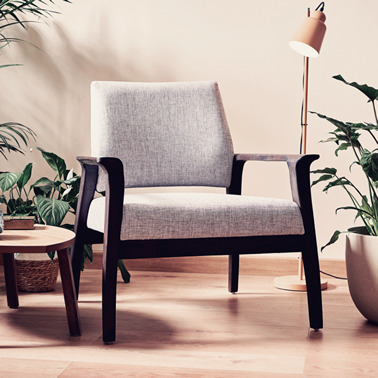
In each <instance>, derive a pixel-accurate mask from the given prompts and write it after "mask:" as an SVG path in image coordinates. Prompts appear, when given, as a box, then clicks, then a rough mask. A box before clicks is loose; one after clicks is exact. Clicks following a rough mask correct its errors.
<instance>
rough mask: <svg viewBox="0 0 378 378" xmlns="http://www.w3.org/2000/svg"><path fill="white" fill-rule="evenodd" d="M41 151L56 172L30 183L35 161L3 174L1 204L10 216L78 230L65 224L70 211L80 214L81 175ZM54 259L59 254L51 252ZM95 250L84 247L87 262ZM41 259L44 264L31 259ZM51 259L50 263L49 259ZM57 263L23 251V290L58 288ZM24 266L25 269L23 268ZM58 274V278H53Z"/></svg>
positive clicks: (19, 261) (125, 273) (124, 273)
mask: <svg viewBox="0 0 378 378" xmlns="http://www.w3.org/2000/svg"><path fill="white" fill-rule="evenodd" d="M37 150H39V151H40V152H41V154H42V156H43V158H44V160H45V161H46V163H47V164H48V166H49V167H50V168H52V170H53V172H54V176H53V178H52V179H51V178H48V177H41V178H39V179H38V180H36V181H35V182H34V183H33V184H31V185H30V184H29V182H30V180H31V177H32V168H33V164H32V163H29V164H27V165H26V166H25V168H24V169H23V171H22V172H3V173H0V191H1V195H0V204H4V205H5V206H6V216H5V219H6V218H7V217H10V218H12V217H17V218H19V217H25V216H32V217H34V219H35V222H37V223H40V224H47V225H50V226H59V227H64V228H67V229H70V230H73V229H74V224H73V223H64V224H63V221H64V220H65V218H66V215H67V214H68V213H71V214H73V215H76V206H77V201H78V195H79V189H80V176H78V175H77V174H76V173H75V172H74V171H73V169H71V170H68V169H67V166H66V162H65V161H64V159H62V158H61V157H59V156H58V155H56V154H54V153H52V152H47V151H45V150H43V149H42V148H37ZM48 255H49V257H50V259H51V261H53V262H54V261H56V259H54V255H55V253H54V252H53V253H49V254H48ZM92 259H93V252H92V246H91V245H85V246H84V261H83V264H82V269H84V262H85V261H86V260H89V261H91V262H92ZM36 260H37V261H41V263H40V264H38V263H35V262H30V261H36ZM46 261H47V262H46ZM54 265H56V267H55V268H53V265H52V264H51V263H50V262H49V260H48V256H47V255H46V254H35V255H34V254H33V255H30V254H19V255H18V256H17V257H16V266H17V269H18V272H17V273H18V277H17V278H18V283H19V289H20V290H25V291H48V290H52V289H53V288H54V287H55V282H56V278H57V274H58V265H57V262H55V263H54ZM118 266H119V268H120V271H121V274H122V278H123V280H124V282H125V283H127V282H129V281H130V274H129V272H128V271H127V269H126V268H125V266H124V264H123V261H122V260H120V261H119V263H118ZM22 268H24V269H23V270H22ZM32 269H33V270H35V271H36V272H35V279H34V281H36V282H32V281H33V279H32V275H31V273H30V272H31V270H32ZM52 277H55V278H52Z"/></svg>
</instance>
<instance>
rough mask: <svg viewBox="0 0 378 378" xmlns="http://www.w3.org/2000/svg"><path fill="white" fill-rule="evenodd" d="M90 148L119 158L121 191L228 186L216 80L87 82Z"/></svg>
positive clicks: (228, 151)
mask: <svg viewBox="0 0 378 378" xmlns="http://www.w3.org/2000/svg"><path fill="white" fill-rule="evenodd" d="M91 147H92V156H97V157H98V156H111V157H117V158H119V159H121V160H122V162H123V165H124V174H125V187H150V186H216V187H227V186H228V185H229V184H230V179H231V168H232V159H233V147H232V141H231V136H230V132H229V129H228V126H227V121H226V117H225V113H224V109H223V105H222V100H221V97H220V93H219V89H218V85H217V83H216V82H172V83H132V82H109V81H96V82H93V83H92V85H91ZM104 189H105V181H104V177H101V175H100V178H99V182H98V190H104Z"/></svg>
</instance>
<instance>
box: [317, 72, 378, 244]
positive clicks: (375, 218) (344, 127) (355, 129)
mask: <svg viewBox="0 0 378 378" xmlns="http://www.w3.org/2000/svg"><path fill="white" fill-rule="evenodd" d="M333 78H334V79H336V80H339V81H341V82H342V83H344V84H346V85H348V86H351V87H353V88H356V89H358V90H359V91H360V92H362V93H363V94H364V95H365V96H366V97H367V98H368V102H370V103H371V104H372V109H373V113H374V119H375V124H374V123H368V122H363V123H352V122H342V121H339V120H337V119H334V118H331V117H327V116H325V115H323V114H320V113H316V112H312V113H314V114H316V115H318V116H319V117H320V118H322V119H325V120H327V121H328V122H330V123H331V124H332V125H333V126H334V127H335V129H334V131H331V132H330V133H329V134H331V137H330V138H328V139H327V140H324V141H322V142H331V143H336V150H335V154H336V156H338V154H339V152H340V151H344V150H348V149H351V150H352V151H353V155H352V156H353V157H354V159H353V161H352V162H351V164H350V168H349V169H350V170H351V168H352V167H354V166H357V167H360V168H361V170H362V172H363V174H364V176H365V178H366V183H367V188H366V191H365V192H364V190H361V188H358V187H357V185H355V184H354V183H353V182H352V180H351V179H349V178H348V177H346V176H344V175H339V174H338V173H337V169H336V168H330V167H327V168H323V169H318V170H316V171H313V172H312V173H315V174H320V175H321V176H320V177H319V178H318V179H317V180H315V181H314V182H313V183H312V185H316V184H318V183H320V182H323V183H324V182H326V185H325V187H324V189H323V191H324V192H326V193H327V192H328V190H329V189H331V188H335V187H339V188H342V189H343V190H344V191H345V193H346V194H347V196H348V197H349V200H350V204H351V205H350V206H343V207H339V208H338V209H336V212H338V211H339V210H352V211H354V212H355V213H356V219H357V218H358V219H360V220H361V221H362V224H363V226H362V227H353V228H350V229H348V231H339V230H336V231H335V232H334V233H333V235H332V237H331V239H330V241H329V242H328V243H327V244H326V245H325V246H324V247H322V249H323V248H325V247H326V246H328V245H330V244H332V243H334V242H335V241H337V240H338V238H339V235H340V234H341V233H342V232H356V233H364V234H368V235H373V236H378V116H377V109H376V106H375V101H376V100H378V89H376V88H373V87H371V86H368V85H366V84H358V83H356V82H347V81H346V80H345V79H344V78H343V77H342V76H341V75H337V76H334V77H333ZM366 143H368V146H369V148H368V147H366Z"/></svg>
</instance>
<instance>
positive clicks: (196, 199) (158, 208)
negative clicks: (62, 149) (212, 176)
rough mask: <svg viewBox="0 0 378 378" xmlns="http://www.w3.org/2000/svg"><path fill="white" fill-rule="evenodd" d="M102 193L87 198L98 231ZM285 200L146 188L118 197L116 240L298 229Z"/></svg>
mask: <svg viewBox="0 0 378 378" xmlns="http://www.w3.org/2000/svg"><path fill="white" fill-rule="evenodd" d="M104 217H105V198H104V197H101V198H97V199H95V200H93V201H92V204H91V206H90V209H89V216H88V222H87V225H88V227H89V228H91V229H94V230H96V231H100V232H104ZM303 233H304V229H303V223H302V217H301V213H300V210H299V208H298V206H297V205H296V204H295V203H294V202H292V201H289V200H282V199H274V198H261V197H250V196H238V195H229V194H220V193H155V194H151V193H147V194H127V195H125V197H124V207H123V219H122V228H121V240H133V239H134V240H135V239H180V238H184V239H185V238H206V237H232V236H255V235H297V234H303Z"/></svg>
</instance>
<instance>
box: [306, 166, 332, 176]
mask: <svg viewBox="0 0 378 378" xmlns="http://www.w3.org/2000/svg"><path fill="white" fill-rule="evenodd" d="M311 173H315V174H316V173H325V174H329V175H336V173H337V169H336V168H328V167H327V168H323V169H317V170H316V171H311Z"/></svg>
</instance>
